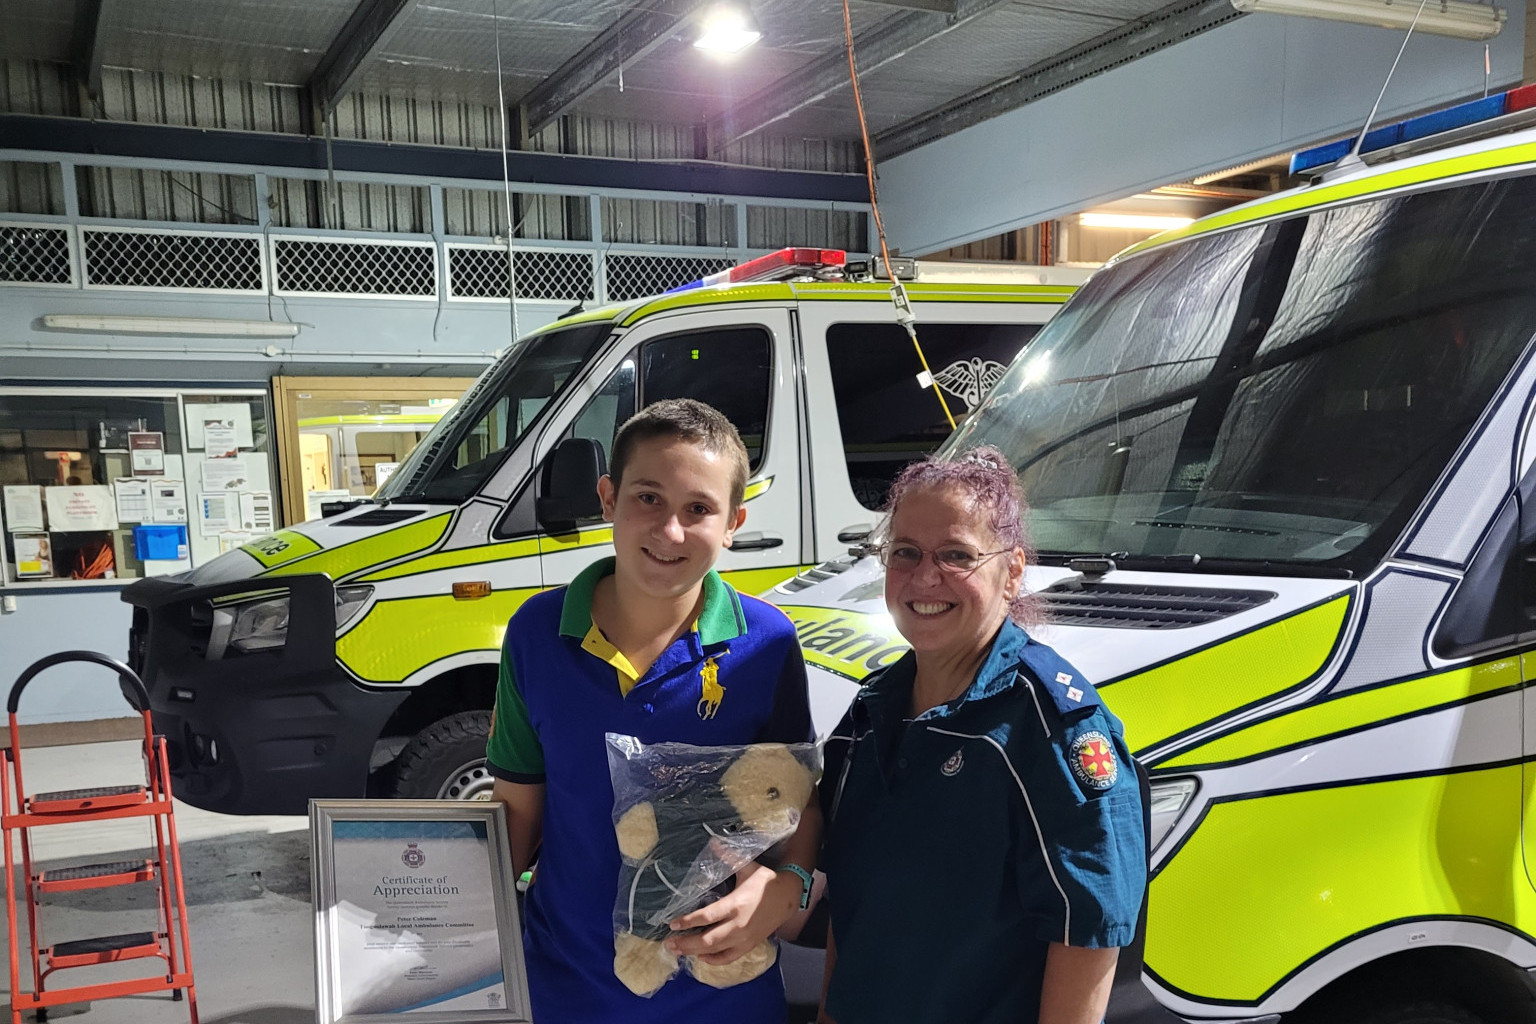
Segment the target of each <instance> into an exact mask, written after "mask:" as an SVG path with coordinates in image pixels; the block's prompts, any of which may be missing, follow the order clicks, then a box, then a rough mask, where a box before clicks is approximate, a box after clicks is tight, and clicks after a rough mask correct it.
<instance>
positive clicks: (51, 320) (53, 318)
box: [43, 313, 299, 338]
mask: <svg viewBox="0 0 1536 1024" xmlns="http://www.w3.org/2000/svg"><path fill="white" fill-rule="evenodd" d="M43 326H44V327H48V328H52V329H53V330H55V331H93V332H99V333H104V334H202V335H208V336H211V337H223V338H292V337H296V336H297V335H298V333H299V325H298V324H290V323H274V322H273V321H271V320H216V319H213V318H211V317H195V316H103V315H100V314H96V313H48V314H45V315H44V316H43Z"/></svg>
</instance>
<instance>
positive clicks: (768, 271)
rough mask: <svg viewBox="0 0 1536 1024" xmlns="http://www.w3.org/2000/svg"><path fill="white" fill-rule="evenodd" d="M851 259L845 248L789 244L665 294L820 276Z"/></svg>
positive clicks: (835, 271)
mask: <svg viewBox="0 0 1536 1024" xmlns="http://www.w3.org/2000/svg"><path fill="white" fill-rule="evenodd" d="M847 262H848V253H847V252H846V251H844V250H842V249H807V248H793V247H792V248H788V249H780V250H779V251H778V252H771V253H769V254H768V255H766V256H759V257H757V259H754V260H747V261H746V262H745V263H738V264H736V266H734V267H730V268H728V269H726V270H722V271H720V272H719V273H717V274H710V275H709V276H708V277H701V278H699V279H698V280H697V281H689V282H688V283H687V284H680V285H678V286H677V287H676V288H668V289H667V290H666V291H664V292H662V294H663V295H671V294H672V293H673V292H686V291H691V290H693V289H694V288H707V287H710V286H711V285H717V284H744V283H747V282H762V281H790V280H793V279H795V278H805V277H818V276H822V275H824V274H828V273H838V272H841V270H842V268H843V266H844V265H845V264H846V263H847Z"/></svg>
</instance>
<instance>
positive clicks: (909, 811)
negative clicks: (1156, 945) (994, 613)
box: [821, 622, 1147, 1024]
mask: <svg viewBox="0 0 1536 1024" xmlns="http://www.w3.org/2000/svg"><path fill="white" fill-rule="evenodd" d="M915 671H916V661H915V659H914V656H913V655H912V654H911V653H910V652H909V653H908V654H907V655H906V656H905V657H903V658H902V659H901V660H900V661H898V662H897V663H896V664H894V665H892V666H890V667H889V668H888V669H885V670H883V671H882V672H879V673H877V674H876V675H874V676H872V677H871V678H870V680H869V681H868V683H867V684H866V686H865V687H864V689H862V690H860V691H859V695H858V697H857V698H855V700H854V704H853V707H852V708H850V709H849V712H848V714H847V715H846V716H845V717H844V718H843V721H842V723H841V724H840V725H839V726H838V727H837V729H836V730H835V732H834V733H833V735H832V737H831V738H830V739H829V740H828V742H827V751H826V771H825V773H824V774H823V776H822V783H821V787H822V788H821V794H822V812H823V814H824V815H825V819H824V820H825V822H826V824H825V829H826V840H825V844H824V849H823V853H822V866H823V870H825V871H826V873H827V880H828V881H827V896H828V899H829V900H830V903H831V913H832V934H833V936H834V938H835V939H836V941H837V963H836V967H835V969H834V972H833V975H832V981H831V987H830V989H829V990H828V994H827V1010H828V1013H829V1014H830V1015H831V1016H832V1018H833V1019H835V1020H837V1021H838V1024H862V1022H881V1024H888V1022H891V1021H902V1022H904V1024H918V1022H925V1021H932V1022H935V1024H939V1022H942V1024H956V1022H966V1024H980V1022H994V1021H995V1022H998V1024H1002V1022H1007V1024H1021V1022H1030V1021H1034V1020H1036V1019H1037V1018H1038V1015H1039V1011H1040V989H1041V981H1042V978H1043V975H1044V970H1045V954H1046V949H1047V947H1048V946H1049V944H1050V943H1052V942H1061V943H1065V944H1067V945H1072V946H1090V947H1119V946H1127V945H1129V944H1130V943H1131V940H1132V939H1133V937H1134V935H1135V931H1136V918H1137V915H1138V913H1139V911H1140V909H1141V900H1142V893H1143V890H1144V889H1145V886H1146V868H1147V861H1146V845H1145V838H1144V837H1145V832H1144V829H1143V819H1142V806H1141V792H1140V786H1139V783H1138V781H1137V778H1136V772H1135V767H1134V765H1132V763H1131V760H1130V753H1129V751H1128V750H1127V749H1126V746H1125V741H1124V739H1123V737H1122V735H1121V727H1120V722H1119V720H1118V719H1116V718H1115V716H1114V715H1112V714H1110V712H1109V711H1108V709H1106V708H1105V707H1104V706H1103V705H1102V704H1101V703H1100V702H1099V698H1098V695H1097V693H1096V692H1095V691H1094V689H1093V687H1092V686H1091V685H1090V684H1089V683H1088V682H1087V681H1086V680H1085V679H1083V678H1082V677H1081V676H1080V675H1079V673H1078V671H1077V670H1076V669H1075V668H1073V667H1072V666H1071V665H1069V664H1068V663H1067V662H1066V661H1064V660H1063V659H1062V658H1061V657H1060V656H1058V655H1057V654H1056V652H1055V651H1053V650H1052V649H1051V648H1049V647H1046V646H1045V645H1043V644H1039V643H1036V642H1035V641H1033V640H1031V639H1030V638H1029V636H1028V635H1027V634H1026V633H1025V632H1024V630H1022V629H1020V628H1019V627H1018V626H1017V625H1015V624H1013V623H1012V622H1006V623H1004V625H1003V627H1002V629H1001V630H1000V631H999V633H998V635H997V637H996V638H995V639H994V640H993V643H992V648H991V651H990V653H989V654H988V656H987V659H986V661H985V662H984V663H983V665H982V667H981V670H980V671H979V672H978V673H977V676H976V679H975V681H974V682H972V684H971V686H970V688H969V689H968V690H966V692H965V693H964V694H962V695H961V696H960V697H959V698H958V699H957V700H956V701H954V702H952V703H950V704H946V705H940V706H939V707H936V708H933V709H931V710H929V711H927V712H924V713H923V714H922V715H920V716H918V717H917V718H916V719H914V720H910V721H909V720H908V718H907V716H908V714H909V713H910V709H911V696H912V682H913V676H914V673H915Z"/></svg>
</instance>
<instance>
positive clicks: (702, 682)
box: [698, 651, 730, 722]
mask: <svg viewBox="0 0 1536 1024" xmlns="http://www.w3.org/2000/svg"><path fill="white" fill-rule="evenodd" d="M729 653H730V651H721V652H720V654H719V655H716V654H711V655H710V656H709V657H707V658H705V659H704V664H703V665H701V666H699V706H698V711H699V717H700V718H702V719H704V720H705V721H706V722H707V721H709V720H710V719H711V718H714V717H715V712H716V711H719V710H720V702H721V701H723V700H725V687H723V686H721V685H720V663H719V662H718V661H717V660H716V659H717V658H719V657H720V656H721V655H725V654H729Z"/></svg>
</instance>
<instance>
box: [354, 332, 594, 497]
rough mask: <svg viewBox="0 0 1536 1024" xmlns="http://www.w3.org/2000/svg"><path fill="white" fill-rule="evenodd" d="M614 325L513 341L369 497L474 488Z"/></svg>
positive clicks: (461, 492) (463, 493) (451, 493)
mask: <svg viewBox="0 0 1536 1024" xmlns="http://www.w3.org/2000/svg"><path fill="white" fill-rule="evenodd" d="M612 326H613V325H612V324H611V323H608V322H607V321H604V322H601V323H594V324H583V325H581V326H578V327H568V328H565V329H564V330H556V331H549V332H546V333H542V334H534V335H531V336H528V337H525V338H523V339H521V340H520V341H518V343H517V344H516V345H515V346H513V348H512V350H511V351H509V352H508V353H507V354H506V355H504V356H502V357H501V359H500V360H499V361H497V363H496V364H495V365H494V366H492V367H491V368H490V369H489V370H487V371H486V372H485V373H484V374H482V375H481V376H480V379H479V380H477V381H475V383H474V384H473V385H471V386H470V389H469V390H468V391H467V392H465V394H464V397H463V398H461V399H459V401H458V402H457V403H456V404H455V405H454V407H453V409H452V410H451V411H450V412H449V413H448V415H446V416H444V417H443V418H442V419H440V420H438V421H437V426H435V427H433V428H432V431H431V433H429V434H427V436H426V437H424V438H422V439H421V441H420V443H418V444H417V445H416V447H415V448H413V449H411V454H410V455H408V456H407V457H406V459H405V461H404V462H402V463H401V465H400V468H399V469H397V470H396V471H395V472H394V474H393V475H392V476H391V477H390V478H389V479H388V480H387V481H385V483H384V485H383V486H382V487H380V488H379V490H378V493H377V494H376V495H375V497H376V498H377V499H378V500H380V501H443V502H453V503H454V504H460V503H462V502H463V501H464V500H466V499H467V498H469V497H470V495H472V494H475V493H476V492H477V491H479V489H480V487H481V485H483V484H484V483H485V482H486V481H487V480H489V479H490V477H491V474H492V473H494V472H495V471H496V469H497V468H498V467H499V466H500V465H501V463H502V460H503V459H504V458H505V457H506V455H507V453H508V452H510V451H511V450H512V448H513V446H514V445H516V444H517V442H518V440H519V439H521V438H522V436H523V435H524V434H526V433H527V432H528V428H529V427H531V426H532V425H533V423H534V421H535V420H537V419H538V417H539V415H540V414H541V413H542V412H543V411H544V409H545V408H546V407H547V406H548V405H549V404H550V402H551V401H552V400H553V399H554V398H555V396H557V395H559V394H560V393H561V392H562V391H564V389H565V387H566V385H567V384H569V383H570V382H571V381H572V380H573V379H575V377H576V376H577V375H578V374H579V373H580V371H581V368H582V367H583V366H585V365H586V363H587V361H588V360H589V359H590V358H591V357H592V354H593V353H594V352H595V351H596V350H597V347H598V345H599V344H600V343H601V342H602V340H603V339H604V338H605V337H607V336H608V332H609V330H611V329H612Z"/></svg>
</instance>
